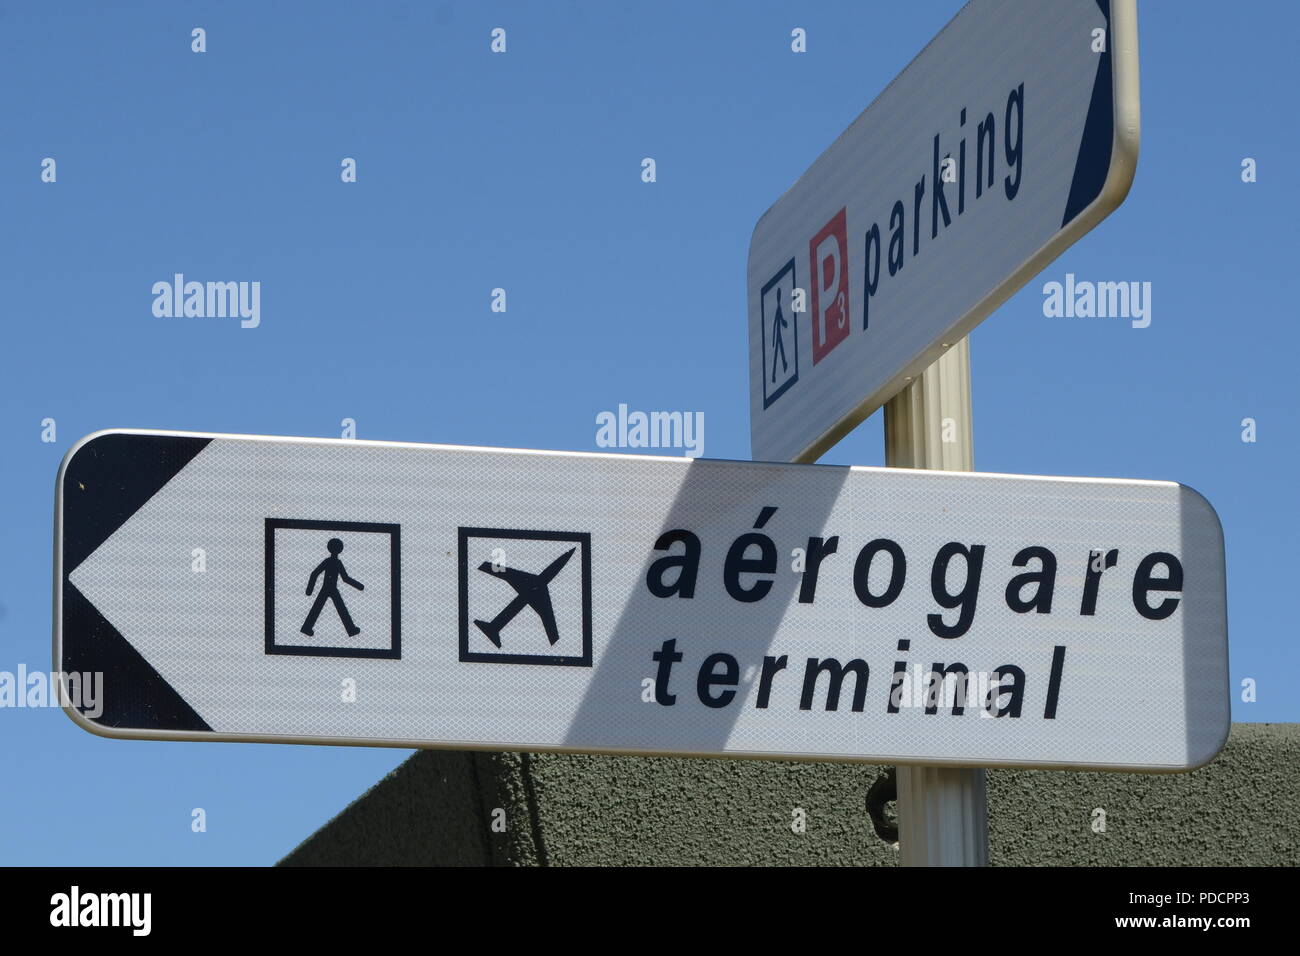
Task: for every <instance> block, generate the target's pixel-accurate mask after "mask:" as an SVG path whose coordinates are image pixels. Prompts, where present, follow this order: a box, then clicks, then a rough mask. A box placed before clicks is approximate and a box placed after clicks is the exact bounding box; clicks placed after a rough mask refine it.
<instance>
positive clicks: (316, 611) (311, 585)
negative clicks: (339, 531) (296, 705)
mask: <svg viewBox="0 0 1300 956" xmlns="http://www.w3.org/2000/svg"><path fill="white" fill-rule="evenodd" d="M326 547H327V549H328V550H329V553H330V556H329V557H328V558H326V559H325V560H324V561H322V562H321V563H320V564H318V565H316V570H315V571H313V572H312V573H311V578H310V580H308V582H307V596H308V597H311V592H312V591H314V590H315V589H316V579H317V578H318V577H320V576H321V575H322V574H324V575H325V583H324V584H323V585H321V589H320V596H319V597H318V598H316V603H315V604H313V605H312V606H311V612H310V613H309V614H308V615H307V620H306V622H305V623H304V624H303V626H302V633H304V634H306V635H307V636H308V637H314V636H315V632H314V631H313V630H312V625H313V624H315V623H316V618H318V617H320V612H321V608H323V607H324V606H325V600H326V598H328V599H329V600H331V601H333V602H334V610H336V611H338V614H339V620H340V621H342V622H343V629H344V630H345V631H347V632H348V637H356V636H357V635H358V634H360V633H361V628H359V627H357V626H356V625H355V624H353V623H352V616H351V615H350V614H348V606H347V605H346V604H344V603H343V598H342V596H341V595H340V594H339V581H342V582H343V583H344V584H350V585H351V586H352V587H354V588H356V589H357V590H358V591H363V590H365V585H364V584H362V583H361V582H360V581H354V580H352V578H350V577H348V572H347V571H346V570H344V568H343V562H342V561H340V560H339V554H340V553H341V552H342V551H343V542H342V541H340V540H339V539H338V538H330V540H329V544H328V545H326Z"/></svg>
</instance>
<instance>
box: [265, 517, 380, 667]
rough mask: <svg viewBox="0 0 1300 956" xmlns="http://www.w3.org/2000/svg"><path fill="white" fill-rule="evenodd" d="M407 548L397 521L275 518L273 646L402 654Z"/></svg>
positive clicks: (281, 650) (269, 525)
mask: <svg viewBox="0 0 1300 956" xmlns="http://www.w3.org/2000/svg"><path fill="white" fill-rule="evenodd" d="M400 550H401V542H400V528H399V526H398V525H395V524H377V523H372V522H363V521H305V520H299V519H289V518H267V519H266V596H265V603H266V653H268V654H301V655H306V656H322V657H392V658H400V657H401V656H402V654H401V647H402V645H401V554H400ZM345 559H346V562H347V563H346V565H345V564H344V561H345ZM345 585H346V587H345ZM304 591H305V593H306V597H304ZM308 599H310V600H308Z"/></svg>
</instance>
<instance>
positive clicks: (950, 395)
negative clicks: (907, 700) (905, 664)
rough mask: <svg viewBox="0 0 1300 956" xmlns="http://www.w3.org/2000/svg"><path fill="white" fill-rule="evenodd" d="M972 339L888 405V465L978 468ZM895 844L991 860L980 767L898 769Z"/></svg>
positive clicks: (905, 853)
mask: <svg viewBox="0 0 1300 956" xmlns="http://www.w3.org/2000/svg"><path fill="white" fill-rule="evenodd" d="M973 436H974V429H973V420H972V414H971V397H970V340H969V339H962V340H961V341H960V342H958V343H957V344H956V345H955V346H954V347H953V348H952V349H951V350H949V351H948V352H946V353H945V354H944V355H943V357H942V358H940V359H939V360H938V361H937V362H935V363H934V364H933V365H932V366H930V367H929V368H928V369H926V370H925V371H924V372H922V373H921V376H920V377H919V378H917V379H914V380H913V381H911V382H910V383H909V384H908V385H907V386H906V387H905V388H904V389H903V391H901V392H899V393H898V394H897V395H895V396H894V397H893V398H891V399H890V400H889V402H888V404H886V405H885V464H886V465H888V466H889V467H891V468H932V469H939V470H942V471H973V470H974V468H975V451H974V447H975V446H974V437H973ZM897 779H898V801H897V804H896V806H897V808H898V848H899V854H900V857H901V862H902V864H903V865H904V866H985V865H987V864H988V856H989V838H988V800H987V795H986V785H985V773H984V770H983V768H973V769H972V768H966V767H916V766H913V767H908V766H903V767H899V768H898V777H897Z"/></svg>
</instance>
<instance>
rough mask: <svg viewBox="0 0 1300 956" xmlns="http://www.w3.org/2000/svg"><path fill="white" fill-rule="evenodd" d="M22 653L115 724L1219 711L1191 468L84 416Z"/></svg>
mask: <svg viewBox="0 0 1300 956" xmlns="http://www.w3.org/2000/svg"><path fill="white" fill-rule="evenodd" d="M56 520H57V522H58V529H57V536H56V538H57V541H58V551H57V558H56V562H57V564H56V575H57V577H56V608H57V613H56V629H55V635H54V662H55V668H56V669H57V670H59V671H61V672H64V673H67V674H74V673H75V674H76V675H78V677H77V680H78V681H81V682H83V683H84V682H85V681H87V680H90V679H91V678H90V677H89V676H87V675H90V674H102V687H103V694H102V700H101V701H99V706H98V708H97V711H98V712H97V713H94V714H92V713H87V712H86V709H85V708H79V707H77V706H75V705H73V704H69V705H68V706H67V707H66V708H65V709H66V710H67V711H68V713H69V714H70V715H71V716H72V717H73V719H74V720H76V721H77V722H78V723H79V724H81V725H82V726H84V727H86V728H87V729H88V730H92V731H94V732H96V733H101V734H107V735H110V736H118V737H147V738H183V739H202V740H256V741H281V742H304V741H305V742H318V743H356V744H389V745H395V746H408V747H409V746H418V747H455V748H475V749H480V748H484V749H491V748H501V749H522V750H569V751H584V752H618V753H645V754H695V755H714V756H720V755H730V756H743V755H747V756H760V757H786V758H794V759H827V760H860V761H867V762H879V763H924V764H941V763H958V764H971V765H982V766H999V765H1002V766H1022V767H1035V766H1037V767H1050V766H1069V767H1097V768H1113V769H1123V770H1179V769H1186V768H1190V767H1195V766H1199V765H1200V764H1202V763H1204V762H1206V761H1208V760H1209V759H1210V758H1211V757H1213V756H1214V755H1215V754H1216V753H1217V752H1218V750H1219V749H1220V747H1221V746H1222V745H1223V742H1224V740H1225V738H1226V736H1227V732H1228V723H1229V705H1228V670H1227V666H1228V665H1227V624H1226V619H1225V604H1224V589H1225V586H1224V564H1223V539H1222V531H1221V529H1220V527H1219V522H1218V518H1217V517H1216V515H1215V513H1214V511H1213V509H1212V508H1211V507H1210V506H1209V504H1208V503H1207V502H1206V501H1205V500H1204V499H1203V498H1202V497H1201V496H1200V495H1198V494H1197V493H1196V492H1194V491H1192V490H1191V489H1189V488H1186V487H1183V486H1181V485H1177V484H1173V483H1168V482H1154V481H1113V480H1105V479H1083V478H1026V477H1016V476H1008V475H986V474H958V473H948V472H925V471H912V470H906V469H890V470H886V469H874V468H843V467H830V466H823V465H792V464H765V463H754V462H731V461H711V460H704V459H701V460H696V461H691V460H684V459H680V458H650V457H639V456H625V455H592V454H569V453H558V452H536V451H510V450H499V449H485V448H457V447H449V446H438V445H407V444H387V443H379V442H361V441H337V440H312V439H293V438H250V437H240V436H216V435H190V434H176V433H160V432H132V431H126V432H103V433H98V434H96V435H92V436H90V437H88V438H86V439H83V440H82V442H80V443H79V444H78V445H77V446H76V447H75V448H74V449H73V450H72V451H70V452H69V454H68V457H67V458H66V460H65V461H64V464H63V468H62V470H61V472H60V476H59V484H58V503H57V515H56Z"/></svg>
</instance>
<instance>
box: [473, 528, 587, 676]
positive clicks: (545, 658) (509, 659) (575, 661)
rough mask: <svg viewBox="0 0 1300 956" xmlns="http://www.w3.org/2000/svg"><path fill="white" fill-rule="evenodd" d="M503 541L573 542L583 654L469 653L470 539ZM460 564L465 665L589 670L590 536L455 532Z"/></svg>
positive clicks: (522, 531)
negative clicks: (578, 557) (579, 569)
mask: <svg viewBox="0 0 1300 956" xmlns="http://www.w3.org/2000/svg"><path fill="white" fill-rule="evenodd" d="M470 538H505V539H511V540H515V541H519V540H524V541H573V542H575V543H577V544H578V545H579V548H578V550H579V551H581V552H582V654H581V656H573V655H564V654H485V653H482V652H473V651H471V650H470V649H469V539H470ZM457 543H458V548H457V556H458V559H459V564H460V569H459V570H460V574H459V577H460V660H461V662H462V663H466V664H552V665H558V666H567V667H590V666H591V534H590V533H589V532H586V531H534V530H528V529H518V528H514V529H512V528H458V529H457Z"/></svg>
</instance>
